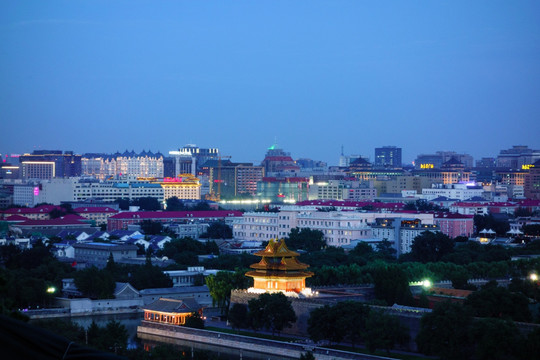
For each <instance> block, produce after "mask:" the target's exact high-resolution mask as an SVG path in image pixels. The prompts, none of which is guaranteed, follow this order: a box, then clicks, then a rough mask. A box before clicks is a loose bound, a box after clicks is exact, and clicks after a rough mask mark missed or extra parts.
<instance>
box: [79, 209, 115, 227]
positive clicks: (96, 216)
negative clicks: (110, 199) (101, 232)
mask: <svg viewBox="0 0 540 360" xmlns="http://www.w3.org/2000/svg"><path fill="white" fill-rule="evenodd" d="M74 211H75V212H76V213H77V214H79V215H80V216H82V217H84V218H85V219H88V220H93V221H95V222H96V225H101V224H107V219H108V218H109V217H111V216H113V215H115V214H118V210H115V209H113V208H111V207H108V206H105V207H103V206H100V207H78V208H76V209H74Z"/></svg>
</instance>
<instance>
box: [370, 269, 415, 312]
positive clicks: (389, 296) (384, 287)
mask: <svg viewBox="0 0 540 360" xmlns="http://www.w3.org/2000/svg"><path fill="white" fill-rule="evenodd" d="M373 282H374V286H375V297H377V299H380V300H384V301H385V302H386V304H387V305H389V306H391V305H393V304H401V305H408V304H411V302H412V294H411V290H410V288H409V280H408V279H407V274H405V272H404V271H403V270H402V269H401V268H400V267H398V266H396V265H391V266H388V267H386V268H379V269H376V270H375V271H374V274H373Z"/></svg>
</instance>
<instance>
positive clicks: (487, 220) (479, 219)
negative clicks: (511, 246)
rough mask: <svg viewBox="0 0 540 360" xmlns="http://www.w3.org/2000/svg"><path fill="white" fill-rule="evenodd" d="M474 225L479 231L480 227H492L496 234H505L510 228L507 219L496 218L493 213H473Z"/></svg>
mask: <svg viewBox="0 0 540 360" xmlns="http://www.w3.org/2000/svg"><path fill="white" fill-rule="evenodd" d="M474 227H475V228H476V231H481V230H482V229H492V230H494V231H495V232H496V233H497V234H498V235H501V236H503V235H506V233H507V232H508V230H510V224H509V223H508V221H504V220H497V219H495V217H493V215H491V214H489V215H475V216H474Z"/></svg>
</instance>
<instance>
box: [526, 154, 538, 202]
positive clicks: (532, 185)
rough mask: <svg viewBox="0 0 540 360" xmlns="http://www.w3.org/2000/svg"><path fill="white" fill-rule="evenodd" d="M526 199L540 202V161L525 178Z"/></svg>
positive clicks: (530, 169)
mask: <svg viewBox="0 0 540 360" xmlns="http://www.w3.org/2000/svg"><path fill="white" fill-rule="evenodd" d="M524 192H525V197H526V198H527V199H536V200H540V160H537V161H536V162H535V163H534V164H533V165H532V166H531V167H530V168H529V173H528V174H527V175H526V176H525V185H524Z"/></svg>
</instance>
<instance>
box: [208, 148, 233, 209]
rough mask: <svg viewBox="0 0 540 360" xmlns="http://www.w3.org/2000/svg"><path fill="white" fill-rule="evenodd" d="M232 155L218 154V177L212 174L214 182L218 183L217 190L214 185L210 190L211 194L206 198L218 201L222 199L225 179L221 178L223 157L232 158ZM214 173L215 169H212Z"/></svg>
mask: <svg viewBox="0 0 540 360" xmlns="http://www.w3.org/2000/svg"><path fill="white" fill-rule="evenodd" d="M230 158H231V157H230V156H221V155H220V156H218V171H217V179H214V176H212V182H213V183H214V184H217V192H216V191H215V190H214V186H213V185H212V190H211V191H210V194H208V195H206V200H210V201H216V202H218V201H219V200H221V183H222V182H223V180H222V179H221V159H230ZM212 175H213V171H212Z"/></svg>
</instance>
